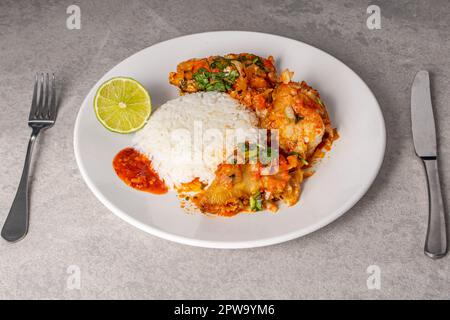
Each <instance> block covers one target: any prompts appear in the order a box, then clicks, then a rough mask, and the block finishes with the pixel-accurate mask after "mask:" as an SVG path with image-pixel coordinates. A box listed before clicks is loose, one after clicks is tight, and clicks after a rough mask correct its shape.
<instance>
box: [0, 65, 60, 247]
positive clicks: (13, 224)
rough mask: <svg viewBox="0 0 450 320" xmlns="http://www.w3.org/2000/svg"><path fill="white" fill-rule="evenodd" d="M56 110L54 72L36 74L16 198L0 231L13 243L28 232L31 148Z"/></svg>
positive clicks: (53, 116)
mask: <svg viewBox="0 0 450 320" xmlns="http://www.w3.org/2000/svg"><path fill="white" fill-rule="evenodd" d="M56 112H57V110H56V88H55V75H54V74H52V75H51V76H50V75H49V74H48V73H45V74H44V73H41V74H36V78H35V81H34V90H33V100H32V102H31V109H30V115H29V117H28V126H29V127H31V129H32V132H31V137H30V140H29V142H28V149H27V155H26V158H25V165H24V168H23V172H22V177H21V178H20V183H19V187H18V189H17V193H16V197H15V198H14V201H13V203H12V206H11V209H10V210H9V214H8V217H7V218H6V221H5V224H4V225H3V229H2V232H1V236H2V237H3V238H4V239H5V240H7V241H10V242H15V241H18V240H21V239H22V238H23V237H25V235H26V234H27V232H28V221H29V206H28V175H29V169H30V163H31V156H32V153H33V147H34V143H35V141H36V138H37V136H38V135H39V133H40V132H41V130H42V129H47V128H50V127H51V126H52V125H53V124H54V123H55V120H56Z"/></svg>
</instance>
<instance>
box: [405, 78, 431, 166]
mask: <svg viewBox="0 0 450 320" xmlns="http://www.w3.org/2000/svg"><path fill="white" fill-rule="evenodd" d="M411 121H412V133H413V139H414V148H415V149H416V153H417V155H418V156H419V157H421V158H423V157H425V158H427V157H436V156H437V145H436V128H435V124H434V115H433V107H432V105H431V93H430V76H429V74H428V72H427V71H424V70H422V71H419V72H418V73H417V74H416V77H415V78H414V82H413V85H412V89H411Z"/></svg>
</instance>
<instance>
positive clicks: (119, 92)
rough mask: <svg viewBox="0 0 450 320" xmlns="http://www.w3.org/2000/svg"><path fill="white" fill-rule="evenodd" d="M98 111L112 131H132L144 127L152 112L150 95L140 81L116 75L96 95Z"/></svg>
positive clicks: (104, 124)
mask: <svg viewBox="0 0 450 320" xmlns="http://www.w3.org/2000/svg"><path fill="white" fill-rule="evenodd" d="M94 110H95V114H96V115H97V118H98V120H99V121H100V122H101V124H102V125H103V126H104V127H105V128H107V129H108V130H110V131H114V132H118V133H131V132H135V131H137V130H139V129H141V128H142V127H143V126H144V125H145V122H146V121H147V119H148V117H149V116H150V114H151V112H152V105H151V101H150V95H149V94H148V92H147V90H146V89H145V88H144V87H143V86H142V85H141V84H140V83H139V82H137V81H136V80H134V79H131V78H125V77H116V78H112V79H110V80H108V81H106V82H105V83H103V84H102V85H101V86H100V87H99V88H98V90H97V93H96V94H95V97H94Z"/></svg>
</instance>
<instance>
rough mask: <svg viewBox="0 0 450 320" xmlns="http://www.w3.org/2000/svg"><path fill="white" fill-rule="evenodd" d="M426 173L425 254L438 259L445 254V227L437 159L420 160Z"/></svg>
mask: <svg viewBox="0 0 450 320" xmlns="http://www.w3.org/2000/svg"><path fill="white" fill-rule="evenodd" d="M422 160H423V163H424V165H425V170H426V172H427V181H428V201H429V209H428V210H429V212H428V214H429V216H428V230H427V238H426V242H425V249H424V251H425V254H426V255H427V256H429V257H430V258H432V259H439V258H442V257H443V256H445V254H446V253H447V227H446V221H445V220H446V216H445V210H444V202H443V200H442V192H441V184H440V182H439V172H438V164H437V159H422Z"/></svg>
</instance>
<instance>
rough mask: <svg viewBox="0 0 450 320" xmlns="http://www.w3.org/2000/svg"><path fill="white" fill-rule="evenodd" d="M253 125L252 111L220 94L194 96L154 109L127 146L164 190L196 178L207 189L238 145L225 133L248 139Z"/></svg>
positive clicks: (255, 120)
mask: <svg viewBox="0 0 450 320" xmlns="http://www.w3.org/2000/svg"><path fill="white" fill-rule="evenodd" d="M257 124H258V120H257V117H256V116H255V114H254V113H253V112H252V111H250V110H247V109H246V108H245V107H244V106H242V105H240V104H239V103H238V102H237V101H236V100H234V99H233V98H231V97H230V96H228V95H227V94H225V93H219V92H203V93H194V94H188V95H184V96H181V97H179V98H177V99H174V100H170V101H168V102H166V103H165V104H163V105H162V106H161V107H159V108H158V109H157V110H156V111H155V112H154V113H153V114H152V115H151V116H150V119H149V120H148V122H147V124H146V125H145V127H144V128H143V129H142V130H140V131H139V132H138V133H137V134H136V135H135V137H134V139H133V143H134V146H135V148H136V149H138V150H139V151H140V152H142V153H144V154H145V155H147V156H148V157H149V158H150V159H151V160H152V164H153V168H154V169H155V170H156V171H157V172H158V174H159V175H160V177H161V178H162V179H164V181H165V182H166V184H167V185H168V186H169V187H171V188H173V187H174V186H179V185H180V184H181V183H185V182H190V181H192V180H193V179H195V178H197V177H198V178H199V179H200V180H201V181H203V182H205V183H206V184H209V183H210V182H211V181H212V180H213V178H214V172H215V171H216V169H217V166H218V165H219V164H220V163H221V162H223V161H224V160H225V159H226V157H227V156H229V154H230V149H233V148H234V147H235V145H236V144H237V143H238V142H240V141H242V139H241V138H238V139H237V140H236V139H235V140H234V141H233V142H231V141H230V140H229V139H230V133H233V132H234V133H233V134H234V135H236V134H238V135H239V134H242V133H243V134H244V135H245V136H246V138H245V140H252V139H255V135H256V128H257ZM202 137H203V138H202ZM230 146H231V148H230ZM202 149H203V150H202ZM231 151H232V150H231Z"/></svg>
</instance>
